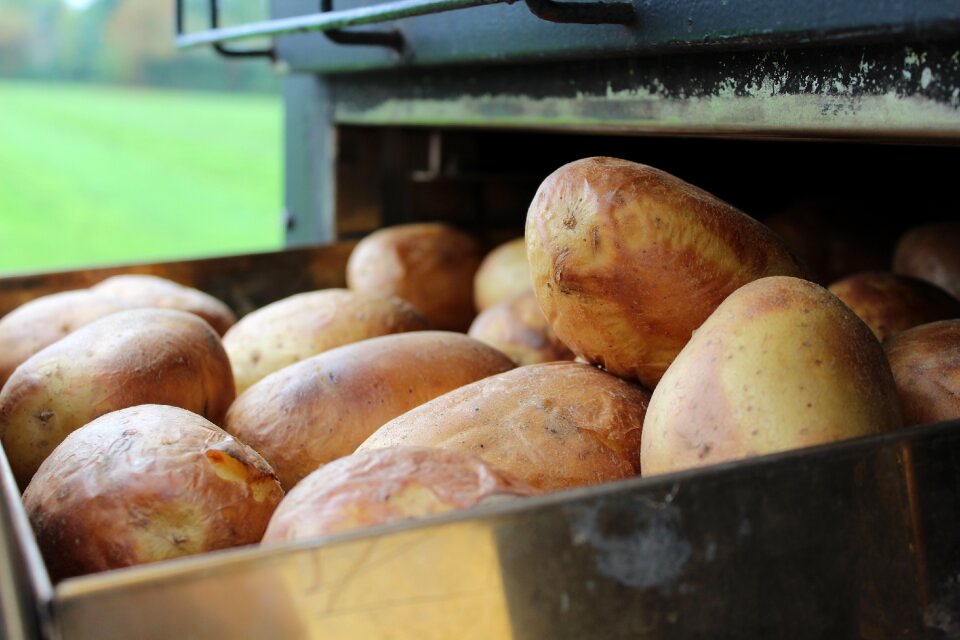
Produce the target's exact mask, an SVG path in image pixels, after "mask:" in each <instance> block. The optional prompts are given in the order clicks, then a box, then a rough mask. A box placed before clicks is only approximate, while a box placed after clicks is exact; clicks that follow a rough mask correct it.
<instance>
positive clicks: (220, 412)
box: [0, 309, 235, 487]
mask: <svg viewBox="0 0 960 640" xmlns="http://www.w3.org/2000/svg"><path fill="white" fill-rule="evenodd" d="M234 396H235V393H234V389H233V377H232V375H231V373H230V363H229V361H228V360H227V354H226V353H225V352H224V350H223V346H222V345H221V344H220V338H219V336H217V333H216V332H215V331H214V330H213V329H212V328H211V327H210V325H209V324H207V323H206V321H204V320H203V319H201V318H199V317H197V316H195V315H193V314H191V313H187V312H185V311H175V310H172V309H133V310H130V311H120V312H118V313H114V314H111V315H109V316H107V317H105V318H101V319H100V320H97V321H96V322H92V323H90V324H88V325H86V326H85V327H81V328H80V329H78V330H76V331H74V332H73V333H71V334H70V335H68V336H67V337H65V338H63V339H62V340H60V341H58V342H55V343H53V344H52V345H50V346H49V347H47V348H46V349H43V350H42V351H40V352H38V353H36V354H34V355H33V356H32V357H31V358H30V359H29V360H27V361H26V362H24V363H23V364H22V365H20V367H18V368H17V370H16V371H15V372H14V373H13V375H12V376H10V379H9V380H8V381H7V384H6V385H5V386H4V387H3V391H2V392H0V442H2V443H3V448H4V450H6V453H7V456H8V458H9V459H10V466H11V467H12V469H13V473H14V475H15V476H16V478H17V482H18V483H19V484H20V486H21V487H24V486H26V484H27V482H29V480H30V478H31V477H32V476H33V474H34V473H35V472H36V470H37V468H38V467H39V466H40V463H41V462H43V460H44V458H46V457H47V456H48V455H49V454H50V452H51V451H53V449H54V448H55V447H56V446H57V445H58V444H59V443H60V442H62V441H63V439H64V438H65V437H66V436H67V435H68V434H69V433H71V432H72V431H74V430H76V429H78V428H79V427H81V426H83V425H85V424H86V423H88V422H90V421H91V420H93V419H94V418H97V417H99V416H102V415H103V414H105V413H109V412H111V411H116V410H117V409H123V408H126V407H132V406H135V405H139V404H149V403H156V404H168V405H174V406H179V407H182V408H184V409H187V410H189V411H193V412H194V413H197V414H200V415H202V416H203V417H205V418H207V419H209V420H211V421H212V422H215V423H218V422H222V421H223V417H224V415H225V414H226V412H227V407H229V406H230V403H231V402H232V401H233V399H234Z"/></svg>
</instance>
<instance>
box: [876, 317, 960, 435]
mask: <svg viewBox="0 0 960 640" xmlns="http://www.w3.org/2000/svg"><path fill="white" fill-rule="evenodd" d="M883 350H884V351H885V352H886V354H887V359H888V360H889V361H890V368H891V369H892V370H893V377H894V379H895V380H896V382H897V393H898V394H899V395H900V404H901V406H902V407H903V421H904V424H907V425H917V424H929V423H932V422H943V421H945V420H953V419H955V418H960V320H943V321H941V322H931V323H930V324H925V325H921V326H919V327H914V328H912V329H907V330H906V331H904V332H902V333H899V334H897V335H895V336H894V337H892V338H890V339H888V340H886V341H885V342H884V343H883Z"/></svg>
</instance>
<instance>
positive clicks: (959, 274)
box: [893, 220, 960, 298]
mask: <svg viewBox="0 0 960 640" xmlns="http://www.w3.org/2000/svg"><path fill="white" fill-rule="evenodd" d="M958 247H960V221H957V220H951V221H947V222H935V223H932V224H927V225H923V226H921V227H915V228H913V229H910V230H909V231H907V232H906V233H905V234H903V236H901V238H900V241H899V242H898V243H897V248H896V251H895V252H894V255H893V270H894V272H895V273H899V274H902V275H905V276H913V277H914V278H920V279H921V280H926V281H927V282H932V283H933V284H935V285H937V286H938V287H940V288H941V289H943V290H944V291H946V292H947V293H949V294H950V295H952V296H953V297H954V298H960V249H958Z"/></svg>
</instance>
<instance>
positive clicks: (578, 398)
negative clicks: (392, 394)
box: [357, 362, 650, 491]
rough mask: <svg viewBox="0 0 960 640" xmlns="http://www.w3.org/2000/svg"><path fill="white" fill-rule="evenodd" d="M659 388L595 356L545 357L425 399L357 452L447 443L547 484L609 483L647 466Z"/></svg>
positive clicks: (554, 487) (542, 486) (540, 485)
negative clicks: (605, 367)
mask: <svg viewBox="0 0 960 640" xmlns="http://www.w3.org/2000/svg"><path fill="white" fill-rule="evenodd" d="M649 397H650V394H649V393H648V392H647V391H646V390H644V389H642V388H640V387H638V386H636V385H633V384H630V383H628V382H624V381H623V380H620V379H618V378H615V377H614V376H611V375H610V374H608V373H605V372H603V371H600V370H599V369H597V368H595V367H591V366H589V365H584V364H576V363H573V362H551V363H547V364H535V365H530V366H528V367H520V368H519V369H514V370H513V371H508V372H506V373H501V374H500V375H496V376H491V377H489V378H485V379H483V380H480V381H478V382H474V383H473V384H468V385H466V386H464V387H460V388H459V389H457V390H456V391H451V392H450V393H448V394H446V395H442V396H440V397H439V398H436V399H434V400H431V401H430V402H428V403H426V404H423V405H420V406H419V407H417V408H416V409H414V410H412V411H408V412H407V413H405V414H403V415H402V416H400V417H398V418H395V419H394V420H391V421H390V422H388V423H387V424H385V425H384V426H382V427H381V428H380V429H379V430H377V432H376V433H374V434H373V435H372V436H370V438H369V439H368V440H367V441H366V442H364V443H363V444H362V445H361V446H360V447H358V448H357V452H360V451H367V450H370V449H379V448H383V447H394V446H424V447H438V448H441V449H453V450H455V451H465V452H467V453H474V454H477V455H479V456H480V457H481V458H483V459H484V460H486V461H487V462H489V463H490V464H492V465H494V466H496V467H498V468H500V469H502V470H504V471H506V472H507V473H510V474H512V475H514V476H516V477H517V478H520V479H521V480H523V481H524V482H527V483H528V484H530V485H531V486H533V487H536V488H537V489H540V490H543V491H555V490H558V489H566V488H569V487H579V486H584V485H591V484H599V483H601V482H607V481H610V480H617V479H620V478H627V477H630V476H633V475H636V474H637V473H639V471H640V430H641V428H642V426H643V416H644V413H645V412H646V409H647V400H648V399H649Z"/></svg>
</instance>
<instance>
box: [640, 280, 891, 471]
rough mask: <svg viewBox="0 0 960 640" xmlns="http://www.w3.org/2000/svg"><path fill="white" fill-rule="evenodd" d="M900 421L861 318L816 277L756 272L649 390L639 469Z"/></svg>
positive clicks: (880, 358) (666, 467)
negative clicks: (816, 281) (760, 276)
mask: <svg viewBox="0 0 960 640" xmlns="http://www.w3.org/2000/svg"><path fill="white" fill-rule="evenodd" d="M902 424H903V420H902V418H901V413H900V406H899V402H898V400H897V393H896V387H895V385H894V382H893V375H892V374H891V372H890V365H889V364H887V359H886V357H885V356H884V354H883V349H882V348H881V347H880V343H879V342H877V339H876V338H875V337H874V336H873V334H872V333H871V332H870V330H869V328H867V326H866V325H865V324H864V323H863V321H862V320H860V319H859V318H858V317H857V316H856V315H855V314H854V313H853V312H852V311H850V309H848V308H847V307H846V305H844V304H843V303H842V302H840V300H838V299H837V298H836V297H834V296H833V295H831V294H830V293H829V292H827V290H826V289H823V288H822V287H820V286H819V285H816V284H813V283H812V282H807V281H805V280H800V279H797V278H789V277H771V278H763V279H761V280H757V281H755V282H752V283H750V284H747V285H745V286H743V287H741V288H740V289H738V290H737V291H736V292H734V293H733V294H732V295H730V297H729V298H727V299H726V300H725V301H724V302H723V304H721V305H720V306H719V307H718V308H717V310H716V311H715V312H714V313H713V314H712V315H711V316H710V317H709V318H708V319H707V321H706V322H704V323H703V325H702V326H701V327H700V328H699V329H698V330H697V332H696V334H695V335H694V336H693V338H692V339H691V340H690V342H689V343H688V344H687V346H686V347H684V349H683V351H681V352H680V355H679V356H677V359H676V360H674V362H673V364H672V365H670V368H669V369H668V370H667V373H666V374H665V375H664V376H663V379H662V380H661V381H660V385H659V386H657V388H656V389H655V390H654V392H653V397H652V399H651V400H650V408H649V410H648V411H647V417H646V421H645V422H644V425H643V441H642V445H641V452H642V458H643V465H642V468H643V475H645V476H646V475H653V474H657V473H666V472H669V471H677V470H680V469H687V468H691V467H700V466H705V465H710V464H716V463H718V462H724V461H727V460H737V459H740V458H746V457H750V456H757V455H763V454H766V453H773V452H776V451H785V450H788V449H794V448H799V447H806V446H810V445H814V444H820V443H824V442H831V441H834V440H840V439H844V438H852V437H855V436H861V435H866V434H871V433H878V432H881V431H886V430H889V429H894V428H897V427H900V426H902Z"/></svg>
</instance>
